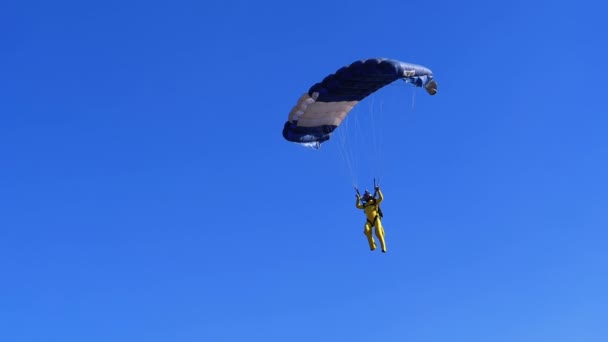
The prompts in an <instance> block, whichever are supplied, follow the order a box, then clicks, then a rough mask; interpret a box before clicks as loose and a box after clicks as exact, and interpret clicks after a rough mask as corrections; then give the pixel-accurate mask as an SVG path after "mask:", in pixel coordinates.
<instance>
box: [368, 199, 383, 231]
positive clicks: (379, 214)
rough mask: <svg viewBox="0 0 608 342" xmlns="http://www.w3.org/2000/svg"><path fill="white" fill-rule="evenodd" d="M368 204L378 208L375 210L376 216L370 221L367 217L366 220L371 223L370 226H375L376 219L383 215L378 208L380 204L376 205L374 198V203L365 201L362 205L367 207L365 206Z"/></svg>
mask: <svg viewBox="0 0 608 342" xmlns="http://www.w3.org/2000/svg"><path fill="white" fill-rule="evenodd" d="M369 205H375V206H376V208H377V209H378V210H376V212H377V214H376V216H374V219H373V222H372V221H370V220H369V219H367V220H366V221H367V222H368V223H369V224H371V225H372V226H375V225H376V221H378V219H379V218H380V217H382V216H383V215H382V210H380V205H378V204H377V203H376V201H375V200H374V204H371V203H369V202H367V203H365V204H364V205H363V208H367V206H369Z"/></svg>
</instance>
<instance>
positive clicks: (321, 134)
mask: <svg viewBox="0 0 608 342" xmlns="http://www.w3.org/2000/svg"><path fill="white" fill-rule="evenodd" d="M400 79H401V80H403V81H405V82H406V83H411V84H412V85H414V86H416V87H424V88H425V89H426V90H427V92H428V93H429V94H430V95H435V94H436V93H437V83H436V82H435V80H434V79H433V73H432V71H431V70H430V69H428V68H426V67H424V66H421V65H416V64H410V63H405V62H401V61H398V60H394V59H388V58H372V59H365V60H360V61H356V62H354V63H352V64H350V65H348V66H345V67H342V68H340V69H339V70H338V71H336V72H335V73H333V74H330V75H328V76H327V77H325V79H323V80H322V81H321V82H319V83H316V84H314V85H313V86H312V87H310V89H309V90H308V92H307V93H305V94H303V95H302V96H301V97H300V98H299V99H298V101H297V103H296V105H295V106H294V107H293V109H292V110H291V112H290V113H289V116H288V120H287V121H286V122H285V125H284V127H283V137H284V138H285V139H286V140H288V141H291V142H295V143H298V144H301V145H304V146H307V147H312V148H319V147H320V146H321V143H323V142H325V141H327V140H329V138H330V136H331V134H332V132H333V131H334V130H335V129H336V128H337V127H338V126H340V124H341V123H342V121H343V120H344V119H345V118H346V115H348V113H349V112H350V111H351V110H352V109H353V107H354V106H356V105H357V103H359V102H360V101H361V100H363V99H364V98H366V97H367V96H369V95H370V94H372V93H374V92H375V91H377V90H379V89H380V88H382V87H384V86H386V85H388V84H390V83H392V82H394V81H397V80H400Z"/></svg>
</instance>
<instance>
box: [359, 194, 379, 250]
mask: <svg viewBox="0 0 608 342" xmlns="http://www.w3.org/2000/svg"><path fill="white" fill-rule="evenodd" d="M383 199H384V196H382V191H380V190H378V198H374V199H372V200H369V201H368V202H367V203H365V204H362V203H361V199H360V198H359V197H357V203H356V206H357V208H359V209H363V210H365V216H367V221H366V222H365V229H364V231H363V234H365V236H366V237H367V241H368V242H369V249H370V250H372V251H373V250H374V249H376V242H375V241H374V238H373V236H372V228H373V227H376V237H378V240H380V246H381V247H382V252H383V253H386V243H385V242H384V228H383V227H382V221H381V220H380V215H379V214H378V206H379V205H380V202H382V200H383Z"/></svg>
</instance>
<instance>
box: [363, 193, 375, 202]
mask: <svg viewBox="0 0 608 342" xmlns="http://www.w3.org/2000/svg"><path fill="white" fill-rule="evenodd" d="M373 198H374V196H372V194H371V193H370V192H369V191H367V190H365V192H364V193H363V200H364V201H365V202H369V201H370V200H371V199H373Z"/></svg>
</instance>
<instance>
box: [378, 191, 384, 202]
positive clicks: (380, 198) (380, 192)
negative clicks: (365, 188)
mask: <svg viewBox="0 0 608 342" xmlns="http://www.w3.org/2000/svg"><path fill="white" fill-rule="evenodd" d="M383 199H384V196H382V191H380V188H378V199H377V200H376V203H378V204H380V202H382V200H383Z"/></svg>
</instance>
